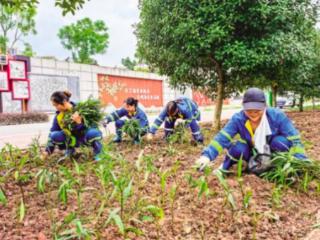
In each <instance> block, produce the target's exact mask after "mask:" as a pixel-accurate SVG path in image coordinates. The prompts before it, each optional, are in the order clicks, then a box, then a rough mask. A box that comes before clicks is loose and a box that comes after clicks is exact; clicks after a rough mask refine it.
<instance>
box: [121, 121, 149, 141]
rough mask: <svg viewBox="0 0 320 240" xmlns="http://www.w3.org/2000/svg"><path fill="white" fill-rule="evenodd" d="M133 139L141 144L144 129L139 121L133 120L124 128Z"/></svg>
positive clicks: (127, 122)
mask: <svg viewBox="0 0 320 240" xmlns="http://www.w3.org/2000/svg"><path fill="white" fill-rule="evenodd" d="M122 130H123V132H125V133H126V134H127V135H128V136H129V137H130V138H131V139H133V140H136V141H138V142H140V140H141V135H142V134H143V132H144V131H143V129H142V128H141V127H140V123H139V120H137V119H131V120H128V121H126V122H125V124H124V125H123V128H122Z"/></svg>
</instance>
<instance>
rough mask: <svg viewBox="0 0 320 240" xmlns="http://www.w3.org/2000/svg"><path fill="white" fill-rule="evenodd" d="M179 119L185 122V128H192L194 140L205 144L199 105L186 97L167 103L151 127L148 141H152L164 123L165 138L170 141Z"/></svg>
mask: <svg viewBox="0 0 320 240" xmlns="http://www.w3.org/2000/svg"><path fill="white" fill-rule="evenodd" d="M177 119H183V120H185V127H190V129H191V131H192V137H193V139H194V140H195V141H196V142H199V143H203V136H202V133H201V132H200V126H199V124H198V122H197V121H200V111H199V109H198V105H197V104H196V103H195V102H194V101H192V100H190V99H189V98H186V97H181V98H178V99H176V100H174V101H170V102H168V103H167V105H166V106H165V108H164V109H163V110H162V112H161V113H160V115H159V116H158V117H157V118H156V120H155V121H154V123H153V124H152V125H151V128H150V133H149V134H148V136H147V139H148V140H152V138H153V135H154V134H155V133H156V131H157V130H158V129H159V127H160V126H161V124H162V123H163V122H164V133H165V138H166V139H168V137H169V136H170V135H171V134H172V133H173V132H174V125H175V123H176V120H177Z"/></svg>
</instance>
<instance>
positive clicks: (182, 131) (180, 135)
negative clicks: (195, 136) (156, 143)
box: [168, 122, 189, 144]
mask: <svg viewBox="0 0 320 240" xmlns="http://www.w3.org/2000/svg"><path fill="white" fill-rule="evenodd" d="M188 141H189V136H188V133H187V131H186V123H184V122H179V123H178V124H177V125H176V126H175V128H174V133H172V134H171V135H170V136H169V137H168V142H169V143H170V144H174V143H180V144H183V143H187V142H188Z"/></svg>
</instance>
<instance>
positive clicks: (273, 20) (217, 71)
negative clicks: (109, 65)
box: [136, 0, 316, 128]
mask: <svg viewBox="0 0 320 240" xmlns="http://www.w3.org/2000/svg"><path fill="white" fill-rule="evenodd" d="M140 8H141V12H140V22H139V23H138V25H137V30H136V34H137V37H138V55H139V56H140V57H142V58H143V59H144V60H145V61H146V63H147V64H148V65H149V66H151V67H155V68H157V69H159V72H160V74H163V75H167V76H169V77H170V83H171V84H172V85H173V86H175V87H181V88H185V87H187V86H190V87H193V88H197V89H200V90H203V91H205V92H206V93H209V95H210V96H211V97H214V98H215V99H216V110H215V114H214V127H215V128H220V117H221V110H222V102H223V99H224V98H225V97H226V96H228V94H230V93H231V92H235V91H241V90H243V89H244V88H246V87H248V86H252V85H253V83H255V82H256V83H257V84H258V85H263V84H262V83H263V81H261V80H264V82H266V83H267V85H268V86H270V85H271V83H270V82H271V80H273V78H272V77H271V76H268V73H269V71H265V72H263V71H262V70H263V67H267V68H268V70H269V69H271V68H272V67H274V66H276V65H277V64H279V63H281V62H284V63H286V66H293V64H291V63H292V62H296V59H297V58H299V55H300V56H301V51H300V50H301V49H302V48H301V49H300V48H299V49H298V50H299V51H298V52H296V50H297V48H290V46H292V45H293V42H295V41H298V42H297V43H296V45H295V46H300V45H303V43H302V41H301V38H300V35H301V34H300V32H299V31H301V28H300V27H297V26H300V25H301V22H306V24H314V22H315V16H316V12H315V5H313V4H312V3H311V1H307V0H304V1H301V0H281V1H280V0H279V1H251V0H243V1H238V0H229V1H217V0H207V1H199V0H189V1H183V0H142V1H141V2H140ZM296 36H298V37H296ZM282 48H284V51H281V50H282ZM279 72H280V71H279Z"/></svg>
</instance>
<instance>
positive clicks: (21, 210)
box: [19, 198, 26, 222]
mask: <svg viewBox="0 0 320 240" xmlns="http://www.w3.org/2000/svg"><path fill="white" fill-rule="evenodd" d="M25 214H26V208H25V205H24V202H23V199H22V198H21V201H20V207H19V221H20V222H22V221H23V219H24V217H25Z"/></svg>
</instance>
